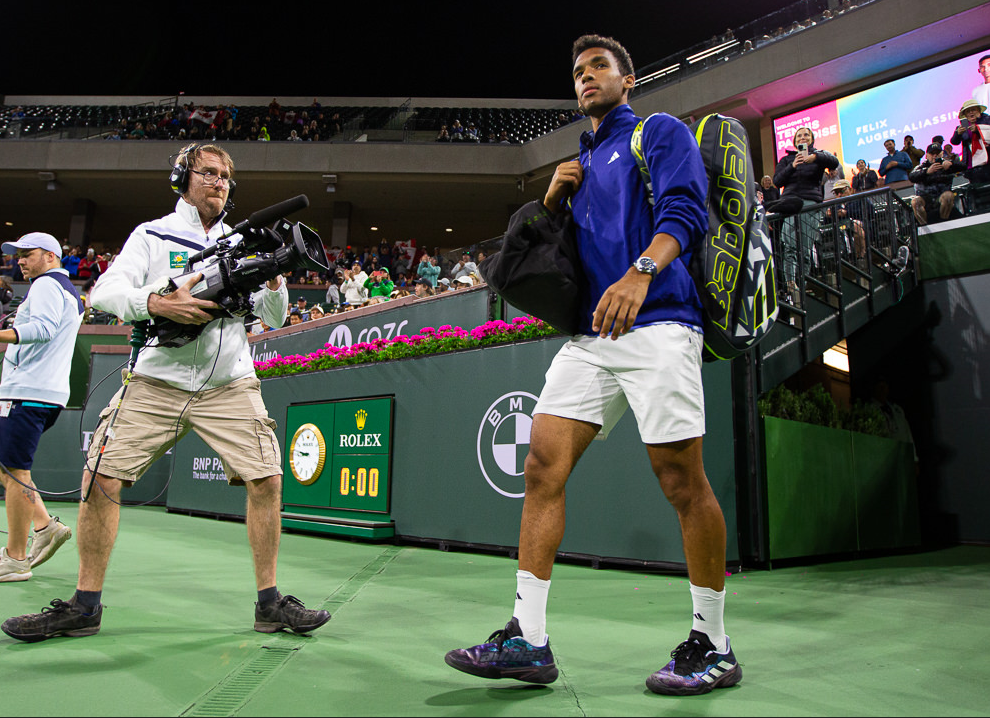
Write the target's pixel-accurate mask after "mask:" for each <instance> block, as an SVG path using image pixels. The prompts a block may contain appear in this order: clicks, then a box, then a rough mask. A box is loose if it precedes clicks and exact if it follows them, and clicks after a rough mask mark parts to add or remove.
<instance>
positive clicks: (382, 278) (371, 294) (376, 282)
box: [364, 269, 395, 304]
mask: <svg viewBox="0 0 990 718" xmlns="http://www.w3.org/2000/svg"><path fill="white" fill-rule="evenodd" d="M364 288H365V289H367V290H368V303H369V304H377V303H378V302H387V301H388V300H389V299H390V298H391V297H392V290H393V289H395V284H394V283H393V282H392V279H391V278H390V277H389V275H388V270H387V269H378V270H376V271H374V272H372V273H371V276H369V277H368V278H367V279H366V280H365V281H364Z"/></svg>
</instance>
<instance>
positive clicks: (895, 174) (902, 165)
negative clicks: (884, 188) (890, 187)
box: [880, 150, 914, 184]
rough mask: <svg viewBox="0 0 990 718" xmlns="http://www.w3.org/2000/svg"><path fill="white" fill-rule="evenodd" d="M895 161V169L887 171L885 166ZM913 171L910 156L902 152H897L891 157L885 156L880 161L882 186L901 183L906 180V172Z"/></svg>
mask: <svg viewBox="0 0 990 718" xmlns="http://www.w3.org/2000/svg"><path fill="white" fill-rule="evenodd" d="M893 161H896V162H897V167H891V168H890V169H887V165H889V164H890V163H891V162H893ZM912 169H914V163H913V162H912V161H911V156H910V155H909V154H908V153H907V152H905V151H904V150H897V152H895V153H894V154H892V155H887V156H886V157H884V158H883V159H882V160H880V176H881V177H883V181H884V184H890V183H891V182H902V181H904V180H906V179H907V178H908V172H910V171H911V170H912Z"/></svg>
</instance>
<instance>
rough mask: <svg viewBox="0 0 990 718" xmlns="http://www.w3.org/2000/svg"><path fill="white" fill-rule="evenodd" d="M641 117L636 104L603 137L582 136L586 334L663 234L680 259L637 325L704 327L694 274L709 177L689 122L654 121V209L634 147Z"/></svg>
mask: <svg viewBox="0 0 990 718" xmlns="http://www.w3.org/2000/svg"><path fill="white" fill-rule="evenodd" d="M639 121H640V118H639V117H637V116H636V115H635V114H634V113H633V110H632V108H631V107H630V106H629V105H620V106H619V107H616V108H615V109H614V110H612V111H611V112H609V114H608V115H606V116H605V117H604V118H603V120H602V122H601V124H600V125H599V126H598V131H597V132H591V131H588V132H585V133H584V134H583V135H581V154H580V161H581V166H582V167H583V169H584V179H583V181H582V182H581V186H580V188H579V189H578V191H577V192H575V194H574V196H573V197H572V198H571V210H572V213H573V215H574V222H575V225H576V227H577V240H578V251H579V252H580V255H581V263H582V265H583V267H584V271H585V275H586V276H587V280H588V284H589V287H588V290H589V291H588V292H587V293H586V294H585V296H584V301H583V304H582V307H581V323H580V333H582V334H594V333H595V332H593V331H592V329H591V322H592V314H593V313H594V311H595V307H597V306H598V302H599V300H600V299H601V297H602V295H603V294H604V293H605V290H606V289H608V288H609V287H610V286H611V285H612V284H614V283H615V282H617V281H619V279H621V278H622V276H623V275H624V274H625V273H626V272H627V271H628V270H629V267H630V266H632V263H633V262H634V261H636V259H637V258H638V257H639V256H640V255H641V254H642V253H643V252H644V251H646V249H647V248H648V247H649V246H650V243H651V242H652V241H653V237H654V236H655V235H657V234H659V233H660V232H665V233H667V234H670V235H671V236H673V237H674V238H675V239H676V240H677V241H678V242H679V243H680V245H681V254H680V256H679V257H678V258H677V259H675V260H674V261H673V262H671V263H670V264H669V265H668V266H667V267H666V268H664V269H663V270H662V271H661V272H660V273H659V274H658V275H657V277H656V279H654V280H653V282H652V283H651V284H650V288H649V291H648V293H647V295H646V299H645V301H644V302H643V306H642V307H641V308H640V311H639V314H638V316H637V317H636V321H635V323H634V328H635V327H641V326H646V325H649V324H659V323H665V322H676V323H679V324H686V325H689V326H692V327H697V328H699V329H700V327H701V326H702V323H701V301H700V300H699V298H698V292H697V290H696V289H695V286H694V280H693V279H692V278H691V275H690V274H689V273H688V265H689V264H690V261H691V255H692V253H693V252H694V251H695V249H696V248H697V247H698V245H699V243H700V242H701V240H702V238H703V237H704V235H705V232H707V230H708V209H707V206H706V204H705V202H706V197H707V192H708V179H707V176H706V174H705V166H704V162H703V161H702V159H701V152H700V151H699V149H698V143H697V141H696V140H695V139H694V137H693V136H692V134H691V131H690V130H689V129H688V128H687V125H685V124H684V123H683V122H681V121H680V120H678V119H677V118H675V117H671V116H670V115H667V114H665V113H658V114H655V115H651V116H650V117H649V118H648V120H647V122H646V124H645V126H644V129H643V155H644V157H645V158H646V163H647V167H648V168H649V170H650V175H651V178H652V184H653V194H654V196H655V198H656V200H655V203H654V205H653V207H651V206H650V204H649V200H648V191H647V189H646V186H645V185H644V184H643V180H642V179H641V177H640V172H639V166H638V165H637V164H636V158H635V157H634V156H633V153H632V150H631V149H630V144H629V143H630V138H631V136H632V132H633V130H634V129H635V127H636V125H637V124H638V123H639Z"/></svg>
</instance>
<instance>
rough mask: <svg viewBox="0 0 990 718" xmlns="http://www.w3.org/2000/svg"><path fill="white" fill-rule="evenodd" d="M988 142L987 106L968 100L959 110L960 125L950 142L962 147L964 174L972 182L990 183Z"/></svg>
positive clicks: (988, 120)
mask: <svg viewBox="0 0 990 718" xmlns="http://www.w3.org/2000/svg"><path fill="white" fill-rule="evenodd" d="M988 141H990V115H987V108H986V105H981V104H980V103H979V102H977V101H976V100H966V101H965V102H964V103H963V104H962V107H960V108H959V125H958V126H957V127H956V129H955V132H953V133H952V138H951V139H950V140H949V142H951V143H952V144H954V145H962V161H963V164H965V165H966V171H965V172H964V174H965V175H966V179H968V180H969V181H970V182H973V183H980V182H990V162H988V158H987V142H988Z"/></svg>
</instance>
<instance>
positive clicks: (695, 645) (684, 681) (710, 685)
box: [646, 631, 742, 696]
mask: <svg viewBox="0 0 990 718" xmlns="http://www.w3.org/2000/svg"><path fill="white" fill-rule="evenodd" d="M725 643H726V651H725V653H716V652H715V646H713V645H712V642H711V641H710V640H708V636H706V635H705V634H704V633H701V632H700V631H691V635H689V636H688V639H687V640H686V641H684V643H682V644H681V645H679V646H678V647H677V648H675V649H674V650H673V651H671V652H670V657H671V658H672V659H673V660H672V661H671V662H670V663H668V664H667V665H666V666H664V667H663V668H661V669H660V670H659V671H657V672H656V673H654V674H653V675H652V676H650V677H649V678H647V679H646V687H647V688H649V689H650V690H651V691H653V692H654V693H663V694H664V695H668V696H696V695H700V694H702V693H708V692H709V691H711V690H713V689H715V688H728V687H729V686H734V685H736V684H737V683H738V682H739V681H741V680H742V667H741V666H740V665H739V662H738V661H737V660H736V657H735V656H734V655H733V654H732V647H731V646H729V645H728V643H729V638H728V636H726V638H725Z"/></svg>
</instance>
